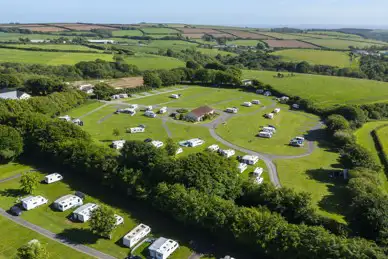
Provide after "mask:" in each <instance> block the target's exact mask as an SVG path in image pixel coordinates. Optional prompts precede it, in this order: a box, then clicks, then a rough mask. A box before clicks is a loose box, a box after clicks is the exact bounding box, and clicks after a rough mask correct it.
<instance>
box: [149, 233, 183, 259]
mask: <svg viewBox="0 0 388 259" xmlns="http://www.w3.org/2000/svg"><path fill="white" fill-rule="evenodd" d="M178 247H179V244H178V243H177V242H176V241H174V240H171V239H167V238H164V237H159V238H158V239H156V241H155V242H153V243H152V245H151V246H150V247H149V248H148V250H149V251H150V256H151V258H155V259H166V258H167V257H169V256H170V255H171V254H172V253H173V252H174V251H175V250H176V249H178Z"/></svg>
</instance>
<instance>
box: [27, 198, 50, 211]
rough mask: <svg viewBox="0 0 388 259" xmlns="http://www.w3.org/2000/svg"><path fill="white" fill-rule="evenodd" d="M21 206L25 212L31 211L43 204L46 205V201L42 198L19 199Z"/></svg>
mask: <svg viewBox="0 0 388 259" xmlns="http://www.w3.org/2000/svg"><path fill="white" fill-rule="evenodd" d="M21 202H22V206H23V208H24V209H25V210H32V209H35V208H36V207H39V206H41V205H43V204H46V203H47V202H48V200H47V199H46V198H44V197H42V196H27V197H25V198H23V199H21Z"/></svg>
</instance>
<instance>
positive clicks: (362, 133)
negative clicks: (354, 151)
mask: <svg viewBox="0 0 388 259" xmlns="http://www.w3.org/2000/svg"><path fill="white" fill-rule="evenodd" d="M386 124H388V121H374V122H368V123H365V124H364V125H363V126H362V127H361V128H360V129H358V130H357V131H356V132H355V133H354V135H355V136H356V140H357V143H358V144H359V145H361V146H363V147H364V148H366V149H367V150H368V151H369V152H370V153H371V154H372V156H373V158H374V159H375V160H376V161H377V163H379V164H380V165H381V162H380V159H379V155H378V153H377V150H376V146H375V142H374V140H373V138H372V135H371V133H372V131H373V130H374V129H376V128H377V127H379V126H382V125H386ZM378 134H379V137H382V138H383V140H384V139H386V137H387V128H384V129H382V130H379V131H378ZM380 134H381V135H380ZM383 144H386V143H385V142H384V143H383ZM387 153H388V152H387ZM379 178H380V181H381V184H382V186H383V188H384V189H385V190H386V191H387V192H388V179H387V176H386V175H385V173H384V171H381V172H380V173H379Z"/></svg>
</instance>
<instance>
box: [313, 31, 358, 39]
mask: <svg viewBox="0 0 388 259" xmlns="http://www.w3.org/2000/svg"><path fill="white" fill-rule="evenodd" d="M308 34H313V35H318V36H320V35H327V36H333V37H339V38H353V39H363V38H362V37H361V36H359V35H356V34H348V33H343V32H338V31H309V32H308Z"/></svg>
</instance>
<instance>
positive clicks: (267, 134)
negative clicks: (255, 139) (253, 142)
mask: <svg viewBox="0 0 388 259" xmlns="http://www.w3.org/2000/svg"><path fill="white" fill-rule="evenodd" d="M259 137H261V138H272V133H271V132H265V131H260V132H259Z"/></svg>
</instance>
